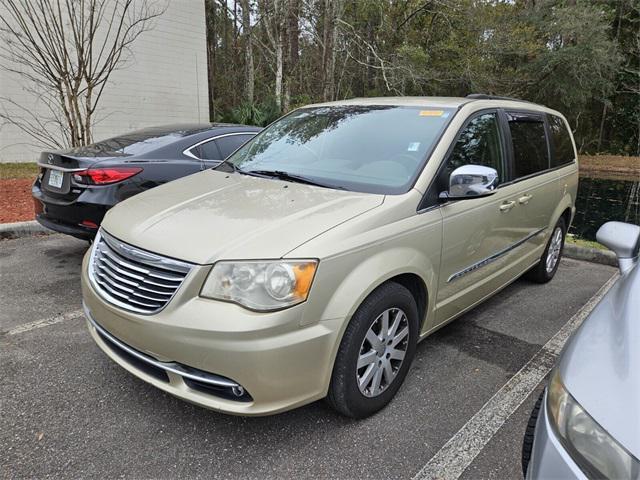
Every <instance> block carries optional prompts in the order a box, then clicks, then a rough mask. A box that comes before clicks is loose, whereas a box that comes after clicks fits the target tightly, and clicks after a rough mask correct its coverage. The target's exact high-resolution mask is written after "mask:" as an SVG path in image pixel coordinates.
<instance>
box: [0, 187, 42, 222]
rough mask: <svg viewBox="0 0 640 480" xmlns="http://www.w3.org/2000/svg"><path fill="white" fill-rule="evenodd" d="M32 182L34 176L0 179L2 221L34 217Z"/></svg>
mask: <svg viewBox="0 0 640 480" xmlns="http://www.w3.org/2000/svg"><path fill="white" fill-rule="evenodd" d="M32 184H33V178H3V179H2V180H0V223H12V222H26V221H27V220H33V219H34V215H35V214H34V209H33V199H32V198H31V185H32Z"/></svg>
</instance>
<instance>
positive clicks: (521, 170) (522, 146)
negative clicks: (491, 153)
mask: <svg viewBox="0 0 640 480" xmlns="http://www.w3.org/2000/svg"><path fill="white" fill-rule="evenodd" d="M509 129H510V131H511V141H512V142H513V169H514V175H513V176H514V180H517V179H518V178H522V177H526V176H528V175H533V174H536V173H539V172H542V171H544V170H547V169H548V168H549V150H548V147H547V135H546V132H545V128H544V119H543V118H542V117H541V116H537V115H535V116H533V115H531V116H529V115H519V114H513V115H511V114H509Z"/></svg>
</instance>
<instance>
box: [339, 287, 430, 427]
mask: <svg viewBox="0 0 640 480" xmlns="http://www.w3.org/2000/svg"><path fill="white" fill-rule="evenodd" d="M417 340H418V309H417V306H416V302H415V300H414V298H413V295H411V292H409V290H407V289H406V288H405V287H403V286H402V285H399V284H397V283H394V282H389V283H386V284H384V285H382V286H380V287H379V288H378V289H376V290H375V291H374V292H373V293H371V295H369V296H368V297H367V298H366V299H365V301H364V302H363V303H362V305H360V307H359V308H358V310H357V311H356V313H355V314H354V316H353V318H352V319H351V321H350V322H349V325H348V326H347V329H346V331H345V333H344V336H343V338H342V342H341V343H340V348H339V349H338V354H337V356H336V361H335V364H334V367H333V373H332V376H331V384H330V386H329V393H328V395H327V401H328V403H329V404H330V405H331V406H332V407H333V408H334V409H335V410H337V411H338V412H340V413H342V414H343V415H346V416H348V417H352V418H364V417H367V416H369V415H372V414H373V413H375V412H377V411H378V410H380V409H381V408H383V407H384V406H385V405H387V403H389V402H390V401H391V399H392V398H393V396H394V395H395V394H396V392H397V391H398V389H399V388H400V386H401V385H402V382H403V381H404V378H405V376H406V374H407V371H408V370H409V367H410V365H411V361H412V360H413V356H414V354H415V348H416V343H417Z"/></svg>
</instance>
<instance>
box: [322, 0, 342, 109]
mask: <svg viewBox="0 0 640 480" xmlns="http://www.w3.org/2000/svg"><path fill="white" fill-rule="evenodd" d="M339 2H340V0H324V25H323V33H322V40H323V44H324V48H323V52H322V78H323V85H322V98H323V99H324V100H325V101H328V100H333V99H334V97H335V78H334V77H335V70H336V49H335V47H336V40H337V37H338V26H337V23H338V19H339V18H340V13H339V11H340V5H339Z"/></svg>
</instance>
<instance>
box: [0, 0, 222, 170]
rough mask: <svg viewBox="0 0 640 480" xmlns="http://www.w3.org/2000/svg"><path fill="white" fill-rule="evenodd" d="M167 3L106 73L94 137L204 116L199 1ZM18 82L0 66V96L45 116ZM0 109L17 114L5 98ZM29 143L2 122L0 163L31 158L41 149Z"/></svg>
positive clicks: (202, 26) (202, 119) (201, 2)
mask: <svg viewBox="0 0 640 480" xmlns="http://www.w3.org/2000/svg"><path fill="white" fill-rule="evenodd" d="M166 6H167V8H166V11H165V12H164V14H163V15H162V16H161V17H159V18H157V19H156V20H155V27H154V28H153V30H150V31H148V32H145V33H143V34H142V35H141V36H140V37H139V38H138V39H137V40H136V41H135V43H134V44H133V46H132V53H133V55H132V56H131V57H130V58H129V59H128V61H127V63H126V66H125V68H123V69H122V70H118V71H116V72H113V73H112V75H111V77H110V78H109V84H108V85H107V86H106V88H105V91H104V93H103V96H102V98H101V100H100V103H99V105H98V110H97V112H96V122H97V123H96V125H95V128H94V141H98V140H101V139H104V138H108V137H111V136H114V135H119V134H122V133H125V132H127V131H130V130H135V129H139V128H143V127H148V126H152V125H166V124H172V123H185V122H186V123H195V122H198V123H200V122H208V121H209V106H208V105H209V103H208V88H207V57H206V51H207V47H206V31H205V17H204V15H205V13H204V0H168V1H167V3H166ZM2 8H3V7H0V10H1V9H2ZM0 14H2V12H1V11H0ZM0 61H1V60H0ZM22 81H23V80H22V79H20V77H19V76H16V75H14V74H10V73H8V72H6V70H2V69H0V97H7V98H10V99H11V100H13V101H14V102H16V103H18V104H20V105H23V106H26V107H28V108H30V109H32V110H33V111H34V112H38V111H42V113H43V115H45V114H46V112H45V111H44V110H42V109H43V105H41V104H39V103H38V101H37V99H35V98H34V97H33V96H32V95H31V94H30V93H29V92H27V91H26V90H25V88H24V87H23V85H22V84H21V82H22ZM0 102H2V100H0ZM0 108H2V109H3V110H7V111H10V112H12V113H14V114H19V112H17V111H16V109H15V108H14V107H12V106H11V105H8V104H7V103H6V102H3V104H2V105H0ZM33 143H34V141H33V140H32V139H31V138H30V137H29V136H27V135H26V134H24V133H23V132H21V131H20V130H19V129H18V128H17V127H14V126H12V125H6V124H5V125H1V126H0V162H33V161H36V160H37V157H38V153H39V152H40V151H41V150H42V149H43V148H42V147H38V146H35V145H33Z"/></svg>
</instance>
